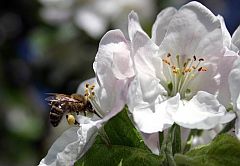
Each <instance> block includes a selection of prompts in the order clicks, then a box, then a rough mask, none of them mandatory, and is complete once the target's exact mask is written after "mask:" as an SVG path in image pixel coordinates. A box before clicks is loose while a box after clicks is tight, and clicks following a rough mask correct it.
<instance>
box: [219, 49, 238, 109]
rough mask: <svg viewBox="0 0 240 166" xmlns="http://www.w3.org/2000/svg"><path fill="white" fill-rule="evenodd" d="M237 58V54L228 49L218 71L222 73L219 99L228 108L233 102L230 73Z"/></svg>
mask: <svg viewBox="0 0 240 166" xmlns="http://www.w3.org/2000/svg"><path fill="white" fill-rule="evenodd" d="M236 59H237V54H236V53H234V52H233V51H229V50H227V51H226V52H225V56H224V57H222V58H221V59H220V62H219V65H218V73H219V74H220V84H219V88H218V89H219V90H218V95H217V98H218V101H219V102H220V103H221V104H222V105H224V106H225V107H226V108H227V107H228V106H229V104H230V103H231V94H230V90H229V83H228V79H229V73H230V72H231V70H232V67H233V63H234V61H235V60H236Z"/></svg>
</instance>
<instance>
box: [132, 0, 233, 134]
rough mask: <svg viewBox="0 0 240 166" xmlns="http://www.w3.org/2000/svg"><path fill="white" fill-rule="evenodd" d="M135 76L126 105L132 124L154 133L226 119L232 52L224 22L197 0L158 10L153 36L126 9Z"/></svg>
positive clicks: (230, 116)
mask: <svg viewBox="0 0 240 166" xmlns="http://www.w3.org/2000/svg"><path fill="white" fill-rule="evenodd" d="M129 35H130V39H131V41H132V53H133V58H134V60H133V61H134V68H135V74H136V76H135V78H134V80H133V81H132V83H131V84H130V88H129V95H128V98H129V100H128V106H129V109H130V112H131V113H132V114H133V120H134V122H135V124H136V125H137V127H138V128H139V129H140V130H141V131H142V132H145V133H155V132H158V131H163V130H164V129H167V128H169V127H170V126H172V125H173V124H174V123H177V124H178V125H180V126H182V127H185V128H190V129H211V128H214V127H216V126H217V125H218V124H222V123H227V122H229V121H231V120H232V119H233V118H234V117H235V114H234V113H231V112H227V111H226V107H227V106H228V104H229V103H230V101H231V100H230V91H229V89H228V86H227V85H228V75H229V72H230V71H231V68H232V64H233V61H234V60H235V59H236V57H237V54H236V53H235V52H233V51H229V50H228V48H227V47H226V45H225V42H224V40H225V39H226V38H225V36H224V30H223V23H222V22H221V19H220V18H219V17H217V16H215V15H214V14H213V13H212V12H211V11H210V10H209V9H207V8H206V7H204V6H203V5H202V4H200V3H198V2H190V3H188V4H186V5H184V6H182V7H181V8H180V9H179V10H178V11H177V10H176V9H174V8H167V9H165V10H163V11H162V12H160V14H159V15H158V17H157V19H156V21H155V23H154V25H153V28H152V38H151V39H150V38H149V37H148V36H147V34H146V33H145V32H144V31H143V30H142V28H141V26H140V24H139V21H138V16H137V14H136V13H135V12H131V13H130V14H129Z"/></svg>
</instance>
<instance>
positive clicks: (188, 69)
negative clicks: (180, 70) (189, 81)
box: [184, 68, 192, 73]
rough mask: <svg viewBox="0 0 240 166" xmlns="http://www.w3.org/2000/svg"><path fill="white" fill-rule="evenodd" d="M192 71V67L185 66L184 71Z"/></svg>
mask: <svg viewBox="0 0 240 166" xmlns="http://www.w3.org/2000/svg"><path fill="white" fill-rule="evenodd" d="M191 71H192V69H191V68H185V69H184V72H185V73H187V72H191Z"/></svg>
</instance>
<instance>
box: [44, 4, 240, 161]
mask: <svg viewBox="0 0 240 166" xmlns="http://www.w3.org/2000/svg"><path fill="white" fill-rule="evenodd" d="M128 33H129V39H130V40H127V39H126V38H125V36H124V35H123V33H122V32H121V31H120V30H112V31H109V32H107V33H106V34H105V35H104V36H103V38H102V40H101V42H100V44H99V49H98V52H97V55H96V58H95V62H94V64H93V68H94V71H95V73H96V78H95V79H92V80H90V81H88V82H90V83H91V82H92V81H93V82H95V83H96V85H97V87H96V88H95V96H94V98H92V99H91V103H92V104H93V106H94V108H95V109H97V110H99V112H101V113H102V116H103V119H99V118H93V119H88V120H87V121H85V123H81V120H82V119H83V118H80V119H79V121H80V124H81V125H80V126H81V127H80V128H79V129H74V132H75V134H74V132H73V134H70V135H69V137H70V136H71V135H74V136H73V137H72V138H71V139H69V138H65V137H66V134H65V136H64V135H63V136H62V137H60V138H59V140H61V141H58V140H57V142H56V143H55V144H53V146H52V147H51V149H50V151H49V153H48V155H47V156H46V157H45V158H44V159H43V160H42V161H41V163H40V165H56V163H59V162H61V164H60V165H69V163H70V161H71V162H74V161H76V160H77V159H79V158H80V157H81V156H82V155H83V154H84V153H85V152H86V151H87V150H88V148H89V147H90V146H91V144H92V142H93V141H92V140H94V138H95V136H96V131H97V128H99V127H101V126H102V124H103V123H104V122H106V121H107V120H108V119H110V118H111V117H113V116H115V115H116V114H117V113H118V112H119V111H121V110H122V108H123V107H124V105H125V104H126V105H127V106H128V108H129V111H130V113H131V114H132V117H133V121H134V124H135V126H136V127H137V129H138V130H139V131H141V132H143V136H144V135H145V136H146V135H147V136H148V138H150V139H148V140H145V141H146V144H147V145H149V148H150V149H151V150H152V151H153V152H154V153H158V147H157V146H156V145H157V144H158V138H157V137H155V135H154V134H155V133H157V132H159V131H164V130H166V129H168V128H169V127H171V126H172V125H173V124H174V123H176V124H178V125H179V126H181V127H184V128H189V129H203V130H208V129H213V128H215V127H217V126H218V125H220V124H225V123H228V122H230V121H232V120H233V119H234V118H236V126H235V130H236V135H237V136H238V138H240V120H239V118H238V117H239V116H240V95H239V94H240V86H239V84H240V58H239V55H238V51H239V49H240V42H239V41H240V40H239V39H240V28H238V29H237V30H236V32H235V33H234V34H233V36H232V37H231V36H230V34H229V32H228V31H227V29H226V26H225V23H224V20H223V18H222V17H221V16H215V15H214V14H213V13H212V12H211V11H210V10H209V9H207V8H206V7H205V6H203V5H202V4H200V3H198V2H190V3H188V4H186V5H184V6H182V7H181V8H180V9H179V10H176V9H175V8H172V7H170V8H166V9H164V10H163V11H161V12H160V13H159V15H158V16H157V19H156V21H155V23H154V25H153V28H152V37H151V38H150V37H149V36H148V35H147V34H146V33H145V32H144V31H143V29H142V28H141V25H140V23H139V20H138V16H137V14H136V13H135V12H131V13H130V14H129V19H128ZM83 85H84V83H83V84H82V85H80V87H79V89H83V88H82V87H83ZM79 93H82V92H81V90H80V91H79ZM228 108H233V111H231V112H228V111H227V109H228ZM86 122H87V123H86ZM72 131H73V129H70V131H66V132H72ZM76 133H77V134H76ZM80 137H81V140H82V137H84V139H85V140H86V141H85V142H84V143H85V146H84V145H83V141H80V142H81V144H80V142H79V139H80ZM72 144H74V145H75V146H74V147H73V146H71V145H72ZM76 147H77V148H78V149H76ZM70 148H72V149H70ZM70 151H71V152H70Z"/></svg>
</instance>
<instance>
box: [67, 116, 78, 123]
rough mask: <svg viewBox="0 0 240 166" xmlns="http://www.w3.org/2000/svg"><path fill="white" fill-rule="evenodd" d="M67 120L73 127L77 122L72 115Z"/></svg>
mask: <svg viewBox="0 0 240 166" xmlns="http://www.w3.org/2000/svg"><path fill="white" fill-rule="evenodd" d="M66 119H67V122H68V124H69V125H73V124H75V122H76V120H75V117H74V116H73V115H71V114H67V115H66Z"/></svg>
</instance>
